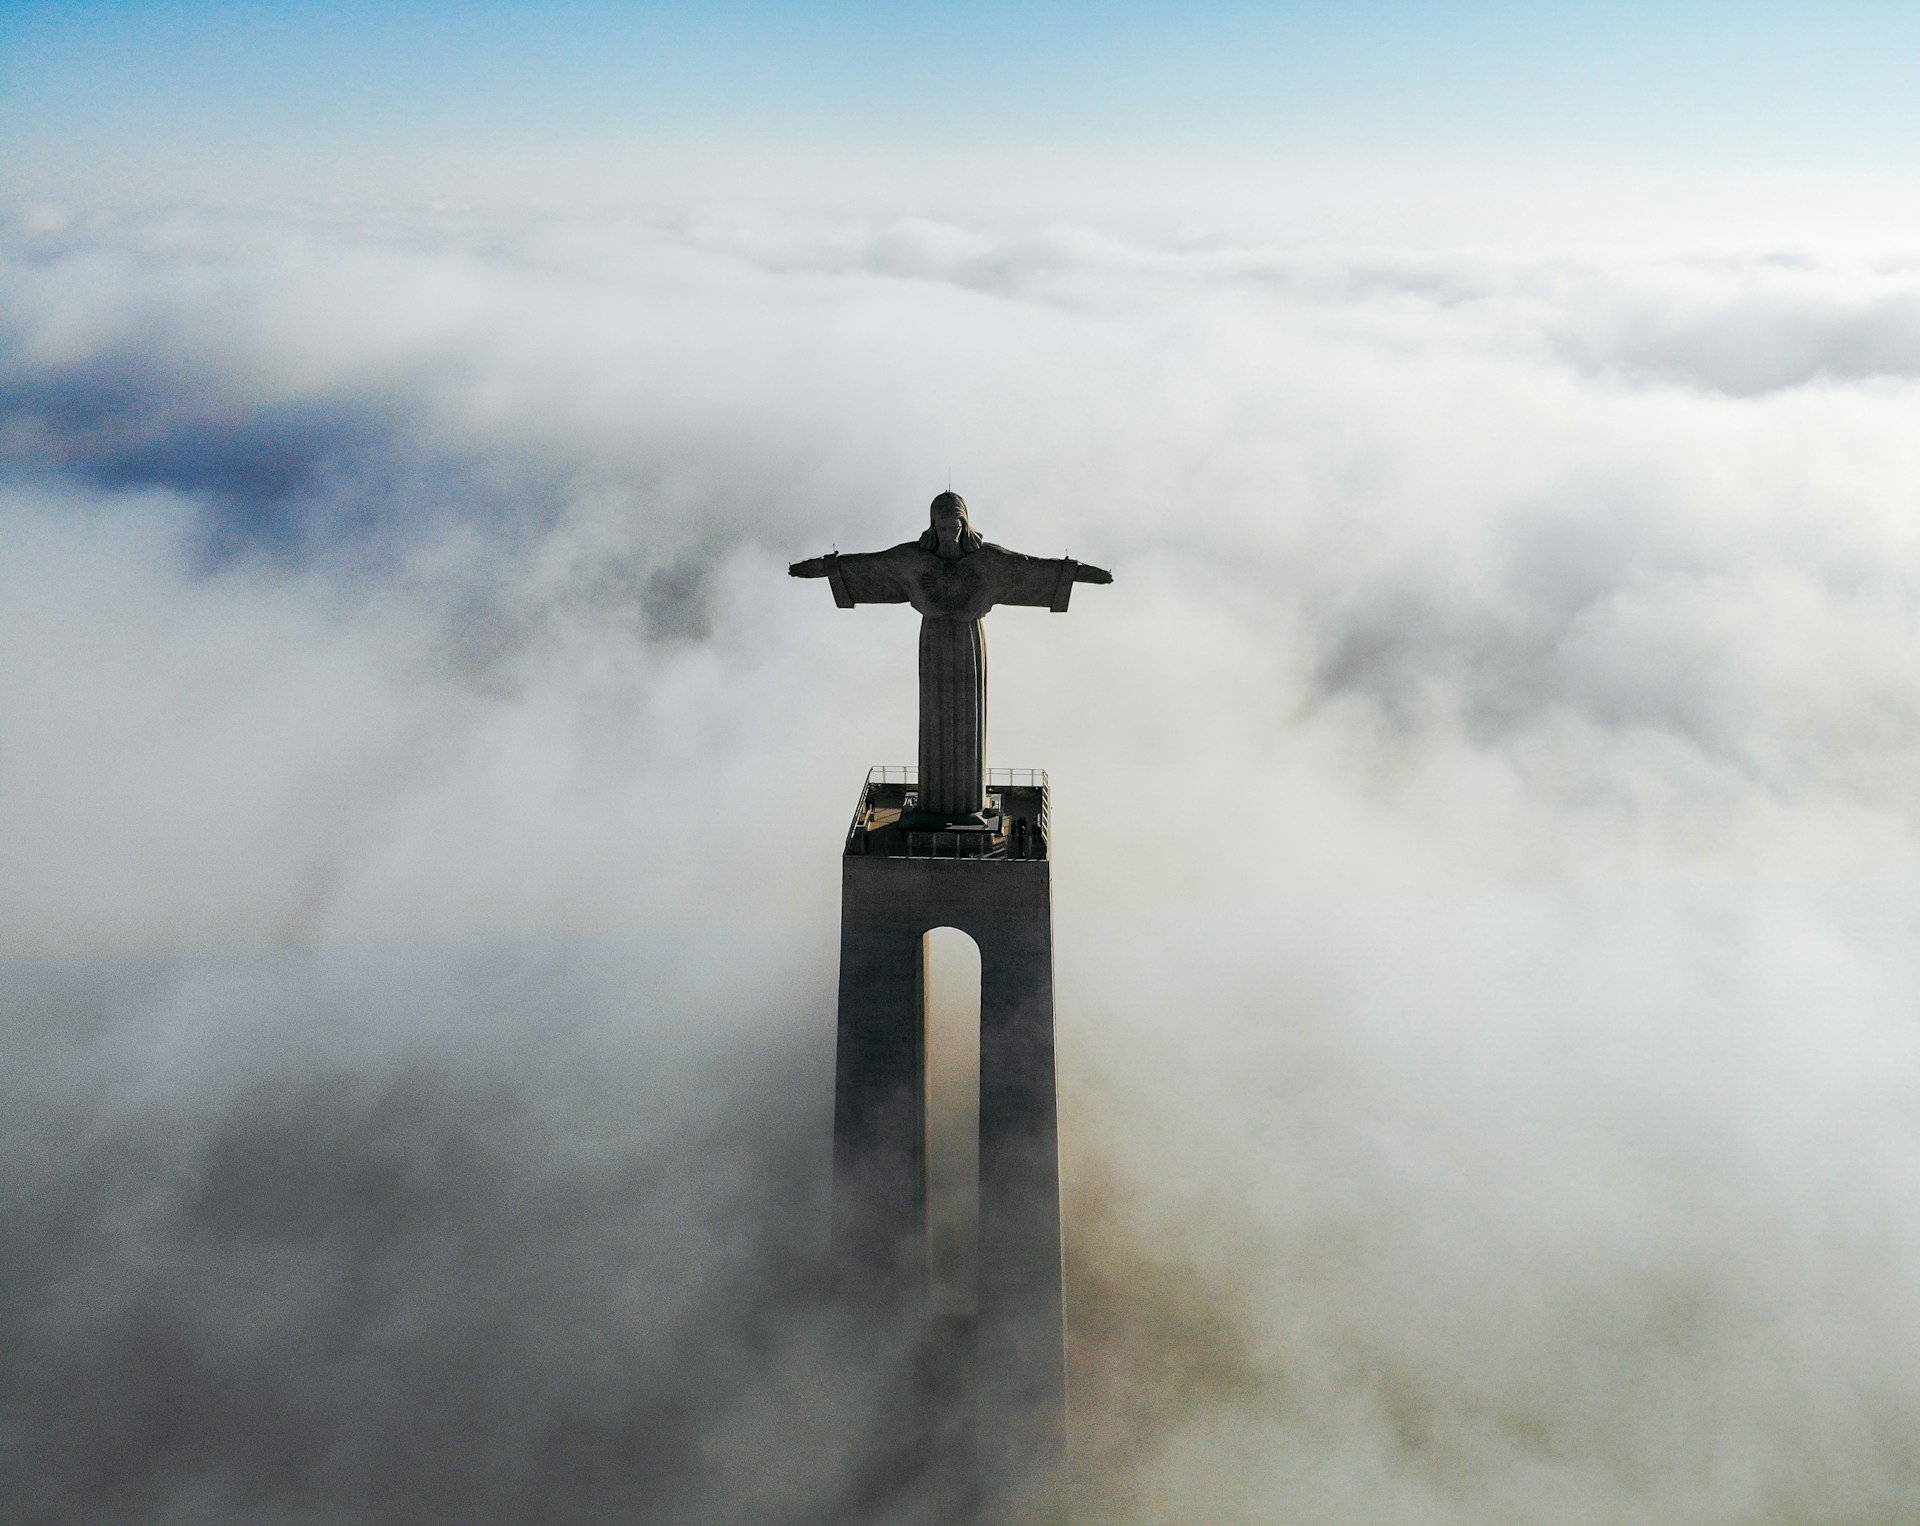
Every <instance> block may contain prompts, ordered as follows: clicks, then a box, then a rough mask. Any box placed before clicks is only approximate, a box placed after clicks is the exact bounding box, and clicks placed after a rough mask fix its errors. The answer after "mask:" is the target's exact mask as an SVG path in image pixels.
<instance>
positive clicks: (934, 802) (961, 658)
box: [787, 492, 1113, 823]
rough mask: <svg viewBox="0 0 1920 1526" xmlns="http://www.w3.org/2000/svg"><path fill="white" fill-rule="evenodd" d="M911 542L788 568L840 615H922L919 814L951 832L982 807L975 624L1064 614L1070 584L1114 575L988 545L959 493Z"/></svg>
mask: <svg viewBox="0 0 1920 1526" xmlns="http://www.w3.org/2000/svg"><path fill="white" fill-rule="evenodd" d="M930 519H931V523H930V524H929V525H928V528H927V532H926V534H924V535H922V536H921V537H920V538H919V539H918V540H910V541H905V542H903V543H902V544H900V545H898V546H894V547H892V548H890V549H889V550H886V551H867V552H858V553H854V554H852V555H848V556H840V555H838V554H832V555H828V556H816V557H813V558H810V559H809V560H807V561H804V562H795V563H794V564H793V565H792V566H791V567H789V568H788V569H787V571H788V572H789V573H791V574H792V575H793V576H794V577H797V578H825V579H826V580H827V581H828V583H829V585H830V586H831V587H832V589H833V601H834V603H836V604H838V605H839V606H840V607H841V608H842V609H852V608H853V606H854V605H856V604H911V605H912V606H913V607H914V608H915V609H917V610H919V611H920V616H921V619H920V784H919V793H920V799H919V809H920V811H921V812H922V813H925V814H927V815H936V816H938V817H940V818H941V819H943V820H944V821H947V822H949V823H955V822H963V821H966V820H968V819H969V818H974V817H977V816H978V815H979V813H980V812H981V811H983V810H984V809H985V808H986V803H987V799H986V783H987V643H986V638H985V636H984V635H983V634H982V633H981V630H980V620H981V617H982V616H984V615H985V614H986V613H987V611H988V610H990V609H992V608H993V607H994V605H996V604H1026V605H1032V606H1035V607H1037V608H1041V609H1051V610H1053V611H1054V612H1055V613H1056V614H1058V613H1061V612H1063V611H1064V610H1065V609H1066V607H1067V600H1068V598H1069V597H1070V596H1071V595H1072V593H1073V585H1074V584H1075V583H1111V582H1112V581H1113V574H1112V573H1110V572H1103V571H1102V570H1101V569H1100V568H1098V567H1089V566H1087V564H1086V563H1084V562H1076V561H1074V560H1073V559H1072V558H1071V557H1040V556H1023V555H1022V554H1021V553H1020V552H1018V551H1009V550H1007V549H1006V547H1004V546H994V545H989V544H988V543H987V542H986V541H985V540H983V539H982V538H981V535H980V532H979V531H978V530H976V529H974V528H973V526H972V524H971V523H970V522H969V521H968V519H967V501H966V500H965V499H964V498H962V497H961V496H960V495H959V494H958V493H951V492H949V493H942V494H941V495H940V496H939V497H938V498H936V499H934V500H933V504H932V507H931V510H930Z"/></svg>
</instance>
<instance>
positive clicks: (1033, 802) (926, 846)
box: [847, 765, 1052, 860]
mask: <svg viewBox="0 0 1920 1526" xmlns="http://www.w3.org/2000/svg"><path fill="white" fill-rule="evenodd" d="M917 780H918V770H917V769H915V768H913V767H912V766H910V765H894V766H883V767H879V768H873V769H869V770H868V771H867V782H866V784H865V786H864V787H863V788H862V789H861V791H860V803H859V805H858V806H857V807H856V808H855V810H854V813H853V825H852V826H851V827H850V828H848V830H847V856H848V857H849V858H869V857H871V858H987V859H993V858H998V859H1037V860H1044V859H1045V858H1046V857H1047V854H1048V845H1049V842H1050V840H1051V837H1052V818H1051V817H1050V815H1049V813H1048V804H1047V775H1046V771H1045V770H1044V769H1039V768H990V769H988V770H987V808H986V809H985V810H984V811H982V812H981V813H980V815H979V816H978V817H976V818H969V819H968V820H966V821H960V822H948V823H945V824H937V823H928V824H925V825H922V824H920V823H919V822H917V821H916V819H915V817H916V813H917V810H918V806H919V796H918V793H917V792H916V790H915V788H914V786H915V784H916V782H917Z"/></svg>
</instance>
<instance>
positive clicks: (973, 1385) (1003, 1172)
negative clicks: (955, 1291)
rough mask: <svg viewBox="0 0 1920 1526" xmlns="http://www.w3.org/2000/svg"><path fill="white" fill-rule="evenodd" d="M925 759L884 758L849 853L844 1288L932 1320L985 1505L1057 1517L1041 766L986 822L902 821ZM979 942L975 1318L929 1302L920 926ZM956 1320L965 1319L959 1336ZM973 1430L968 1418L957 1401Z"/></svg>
mask: <svg viewBox="0 0 1920 1526" xmlns="http://www.w3.org/2000/svg"><path fill="white" fill-rule="evenodd" d="M915 783H916V781H915V778H914V774H913V771H911V770H907V769H892V770H887V769H876V770H874V772H873V773H872V774H870V775H869V776H868V779H867V784H866V787H865V789H863V790H862V792H861V796H860V803H859V807H858V809H857V810H856V811H855V813H854V820H853V826H852V829H851V830H850V831H849V832H848V834H847V845H846V855H845V857H844V858H843V860H842V886H843V891H842V899H841V921H840V1022H839V1035H838V1047H837V1052H836V1057H835V1066H834V1139H833V1143H834V1149H833V1156H834V1203H835V1236H836V1241H837V1244H838V1249H839V1254H840V1258H841V1276H842V1278H843V1284H844V1286H845V1287H846V1288H847V1289H848V1291H849V1292H850V1294H851V1295H852V1296H853V1297H854V1298H856V1299H858V1300H860V1301H861V1302H862V1303H863V1304H864V1305H865V1306H866V1309H867V1311H868V1312H869V1313H870V1314H871V1315H872V1316H873V1317H875V1318H876V1319H882V1320H887V1321H889V1322H892V1323H893V1325H894V1327H895V1328H899V1327H900V1322H901V1321H902V1320H904V1321H905V1324H906V1326H907V1327H908V1328H912V1327H913V1326H915V1325H919V1326H920V1327H922V1328H923V1329H924V1330H925V1332H926V1334H925V1339H926V1340H927V1341H928V1342H929V1347H930V1349H929V1351H928V1354H927V1355H928V1360H929V1362H930V1364H931V1365H933V1366H934V1367H936V1368H938V1369H940V1370H939V1371H938V1372H937V1373H930V1374H929V1381H930V1382H933V1383H936V1384H938V1386H939V1388H940V1393H939V1394H938V1395H937V1396H928V1397H927V1402H928V1403H929V1404H931V1405H938V1406H942V1407H943V1408H944V1410H945V1413H944V1414H940V1415H932V1416H928V1417H926V1423H927V1424H928V1425H929V1426H931V1427H932V1428H934V1429H936V1430H942V1431H944V1433H945V1434H946V1435H947V1436H948V1437H949V1444H950V1445H952V1444H957V1445H958V1446H959V1447H961V1448H963V1449H964V1450H966V1451H967V1452H968V1453H970V1458H969V1459H968V1462H967V1464H966V1465H967V1466H968V1467H969V1469H970V1471H971V1472H972V1474H973V1475H974V1479H975V1481H976V1483H977V1486H978V1489H979V1493H980V1495H981V1497H982V1502H983V1505H984V1506H985V1508H987V1509H988V1510H989V1511H990V1510H991V1509H992V1506H993V1503H994V1501H995V1500H996V1498H997V1497H1000V1496H1003V1495H1004V1496H1007V1497H1014V1496H1018V1497H1019V1498H1021V1499H1024V1500H1026V1501H1028V1502H1029V1506H1028V1508H1029V1510H1030V1511H1031V1512H1032V1513H1045V1512H1046V1509H1047V1497H1048V1496H1049V1495H1055V1494H1057V1492H1058V1479H1057V1477H1053V1476H1050V1475H1056V1474H1057V1472H1058V1470H1059V1466H1060V1463H1061V1460H1062V1455H1063V1452H1064V1448H1065V1443H1066V1402H1067V1393H1066V1355H1065V1337H1066V1326H1065V1308H1064V1299H1063V1295H1062V1290H1061V1265H1060V1161H1059V1148H1058V1142H1057V1141H1058V1131H1057V1123H1056V1113H1055V1099H1054V1061H1053V897H1052V885H1051V882H1050V877H1049V876H1050V870H1051V867H1052V866H1051V864H1050V862H1049V860H1048V835H1049V833H1048V826H1049V822H1048V801H1047V779H1046V775H1045V774H1042V773H1039V772H1037V771H1026V770H1022V771H1017V772H1012V771H1005V770H996V771H994V772H993V773H992V774H990V775H989V778H988V781H987V808H986V811H985V812H984V815H985V816H986V818H987V819H986V820H985V821H984V822H983V823H981V824H980V825H968V826H956V827H951V828H948V829H945V830H932V831H925V830H915V829H912V828H910V827H903V826H902V822H903V821H909V822H910V821H911V820H912V819H913V815H914V810H915V806H916V801H917V798H918V793H917V789H916V787H915ZM939 927H953V928H957V929H959V930H960V931H961V932H964V933H966V934H967V935H968V936H969V937H970V938H972V939H973V941H974V943H975V944H976V945H977V946H978V947H979V950H980V1050H979V1053H980V1092H979V1099H980V1100H979V1171H980V1186H979V1229H978V1252H977V1262H978V1274H977V1275H978V1282H977V1289H976V1300H977V1309H978V1313H977V1316H976V1317H975V1321H974V1322H973V1325H972V1328H971V1329H969V1328H967V1327H966V1322H965V1321H964V1320H960V1321H955V1320H952V1319H949V1320H947V1321H945V1322H944V1323H942V1324H936V1323H935V1322H933V1321H932V1320H930V1319H929V1311H928V1309H927V1307H926V1299H927V1288H928V1279H929V1271H930V1268H929V1266H928V1229H929V1225H928V1207H929V1204H928V1180H927V1163H926V1149H927V1137H928V1117H927V1040H928V1012H927V998H928V995H929V992H928V990H927V987H926V975H925V972H926V960H925V954H924V941H923V940H924V938H925V935H926V934H927V933H928V932H930V931H931V930H933V929H934V928H939ZM956 1326H957V1328H956ZM956 1411H957V1412H958V1417H959V1423H958V1425H955V1424H954V1423H953V1422H954V1419H955V1412H956Z"/></svg>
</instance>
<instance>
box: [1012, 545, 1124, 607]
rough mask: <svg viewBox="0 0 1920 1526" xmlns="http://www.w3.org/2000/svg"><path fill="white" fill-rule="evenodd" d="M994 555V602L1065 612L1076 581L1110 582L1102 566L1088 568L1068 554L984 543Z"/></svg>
mask: <svg viewBox="0 0 1920 1526" xmlns="http://www.w3.org/2000/svg"><path fill="white" fill-rule="evenodd" d="M983 549H984V550H985V551H987V552H990V553H992V555H993V558H994V588H993V602H994V603H996V604H1025V605H1027V606H1028V607H1029V608H1032V609H1050V610H1052V611H1053V612H1054V613H1055V614H1061V613H1064V612H1065V610H1066V607H1067V600H1068V599H1070V598H1071V597H1072V596H1073V585H1074V584H1075V583H1111V582H1112V581H1113V574H1112V573H1111V572H1108V571H1107V570H1106V569H1105V568H1104V567H1090V566H1088V565H1087V564H1086V563H1085V562H1076V561H1075V560H1074V559H1073V558H1072V557H1070V556H1026V555H1024V554H1023V553H1021V552H1018V551H1009V550H1007V548H1006V547H1005V546H987V547H985V548H983Z"/></svg>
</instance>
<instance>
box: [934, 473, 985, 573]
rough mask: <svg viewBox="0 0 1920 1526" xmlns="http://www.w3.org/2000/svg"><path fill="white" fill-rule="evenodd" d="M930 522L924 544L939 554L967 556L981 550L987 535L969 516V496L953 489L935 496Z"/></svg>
mask: <svg viewBox="0 0 1920 1526" xmlns="http://www.w3.org/2000/svg"><path fill="white" fill-rule="evenodd" d="M927 517H928V519H929V521H930V523H929V524H928V526H927V533H926V534H925V535H923V536H921V537H920V548H921V549H922V550H923V551H931V552H934V553H935V554H936V555H939V556H948V557H952V556H965V555H966V554H967V553H968V552H969V551H978V550H979V549H980V548H981V546H983V545H984V544H985V543H986V537H985V536H983V535H981V533H980V532H979V531H978V530H976V529H974V527H973V523H972V521H971V520H969V519H968V518H967V500H966V499H964V498H962V497H961V496H960V495H959V494H958V493H956V492H953V491H951V490H949V491H947V492H944V493H942V494H941V495H940V496H939V497H938V498H936V499H934V500H933V503H932V505H931V506H930V507H929V508H928V510H927Z"/></svg>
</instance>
